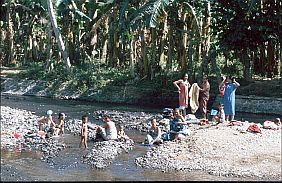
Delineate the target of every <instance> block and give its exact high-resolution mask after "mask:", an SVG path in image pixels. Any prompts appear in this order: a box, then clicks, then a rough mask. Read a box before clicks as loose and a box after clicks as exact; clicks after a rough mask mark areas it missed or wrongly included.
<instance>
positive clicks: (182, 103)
mask: <svg viewBox="0 0 282 183" xmlns="http://www.w3.org/2000/svg"><path fill="white" fill-rule="evenodd" d="M173 84H174V86H175V87H176V88H177V89H178V92H179V109H181V110H183V116H186V108H187V107H188V89H189V88H190V86H191V85H190V83H189V81H188V74H184V76H183V78H182V79H179V80H177V81H174V82H173Z"/></svg>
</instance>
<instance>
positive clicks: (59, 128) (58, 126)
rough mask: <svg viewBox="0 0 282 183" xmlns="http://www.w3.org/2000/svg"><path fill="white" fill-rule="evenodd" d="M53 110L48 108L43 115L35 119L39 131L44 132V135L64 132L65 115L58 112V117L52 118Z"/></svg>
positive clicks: (49, 135)
mask: <svg viewBox="0 0 282 183" xmlns="http://www.w3.org/2000/svg"><path fill="white" fill-rule="evenodd" d="M52 114H53V111H52V110H48V111H47V112H46V115H45V116H42V117H40V118H38V119H37V121H38V122H39V132H42V133H44V134H45V133H46V137H51V136H58V135H62V134H64V129H65V128H64V125H65V117H66V115H65V114H64V113H59V116H58V119H53V116H52Z"/></svg>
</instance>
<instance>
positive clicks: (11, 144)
mask: <svg viewBox="0 0 282 183" xmlns="http://www.w3.org/2000/svg"><path fill="white" fill-rule="evenodd" d="M37 118H39V117H38V116H36V115H34V114H32V113H31V112H30V111H26V110H21V109H14V108H10V107H7V106H1V148H3V149H10V150H17V151H30V150H32V151H40V152H42V158H41V159H42V160H43V161H45V160H46V159H48V161H49V162H52V158H53V157H55V156H57V154H58V152H59V151H61V150H62V149H64V148H65V144H62V143H60V142H58V141H57V140H55V139H53V138H46V139H45V138H44V137H41V136H39V135H37V132H38V122H37V120H36V119H37ZM15 133H19V134H21V136H19V137H18V138H16V137H17V136H15Z"/></svg>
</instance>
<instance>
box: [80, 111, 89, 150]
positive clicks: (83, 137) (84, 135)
mask: <svg viewBox="0 0 282 183" xmlns="http://www.w3.org/2000/svg"><path fill="white" fill-rule="evenodd" d="M81 119H82V123H81V128H80V137H81V138H80V143H79V147H81V145H82V144H84V147H85V148H88V146H87V138H88V127H87V123H88V116H87V115H83V116H82V118H81Z"/></svg>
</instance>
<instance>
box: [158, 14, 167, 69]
mask: <svg viewBox="0 0 282 183" xmlns="http://www.w3.org/2000/svg"><path fill="white" fill-rule="evenodd" d="M162 25H163V27H162V36H161V41H160V47H159V49H160V59H159V60H160V64H165V49H164V47H165V42H166V41H165V40H166V37H167V32H168V30H167V15H165V17H164V22H163V23H162Z"/></svg>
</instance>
